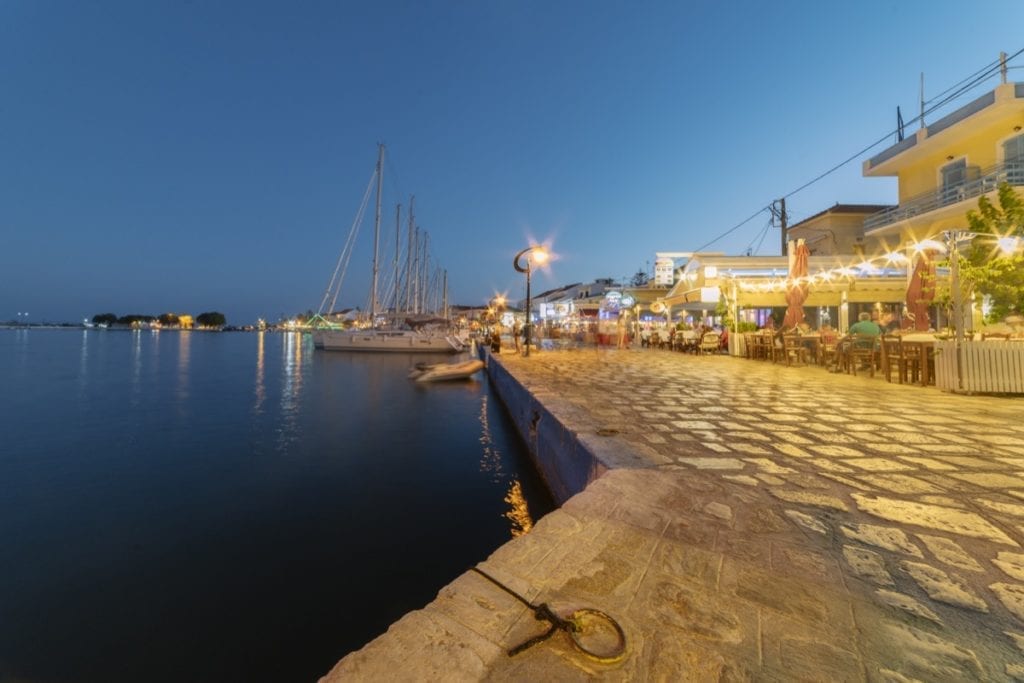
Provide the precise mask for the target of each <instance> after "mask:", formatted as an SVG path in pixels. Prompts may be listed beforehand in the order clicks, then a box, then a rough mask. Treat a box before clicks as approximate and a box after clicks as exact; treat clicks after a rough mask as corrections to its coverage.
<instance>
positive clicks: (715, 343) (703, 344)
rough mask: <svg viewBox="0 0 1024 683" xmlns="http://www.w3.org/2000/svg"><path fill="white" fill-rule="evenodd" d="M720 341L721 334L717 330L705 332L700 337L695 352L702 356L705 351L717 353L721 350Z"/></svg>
mask: <svg viewBox="0 0 1024 683" xmlns="http://www.w3.org/2000/svg"><path fill="white" fill-rule="evenodd" d="M720 341H721V336H720V335H719V334H718V333H717V332H705V333H704V336H703V337H701V338H700V346H699V347H698V350H697V353H699V354H700V355H702V356H703V355H704V354H705V353H718V352H719V351H720V350H721V344H720Z"/></svg>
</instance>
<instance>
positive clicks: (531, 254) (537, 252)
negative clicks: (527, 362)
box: [512, 244, 548, 356]
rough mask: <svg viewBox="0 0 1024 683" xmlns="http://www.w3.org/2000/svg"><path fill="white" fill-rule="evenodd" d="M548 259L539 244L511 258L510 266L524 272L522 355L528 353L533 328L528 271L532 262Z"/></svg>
mask: <svg viewBox="0 0 1024 683" xmlns="http://www.w3.org/2000/svg"><path fill="white" fill-rule="evenodd" d="M524 257H525V261H526V265H525V266H523V265H522V264H521V263H520V261H522V260H524ZM547 260H548V251H547V249H545V248H544V247H543V246H541V245H539V244H533V245H530V246H529V247H527V248H526V249H523V250H522V251H521V252H519V253H518V254H516V257H515V258H514V259H512V266H513V267H514V268H515V269H516V270H517V271H519V272H520V273H526V330H525V331H526V349H525V350H524V351H523V355H524V356H529V355H530V343H531V341H532V337H533V335H532V334H531V332H532V328H533V315H532V313H531V309H530V273H531V271H532V270H533V263H534V262H537V263H544V262H545V261H547Z"/></svg>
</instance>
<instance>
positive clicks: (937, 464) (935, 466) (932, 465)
mask: <svg viewBox="0 0 1024 683" xmlns="http://www.w3.org/2000/svg"><path fill="white" fill-rule="evenodd" d="M899 459H900V460H902V461H903V462H906V463H910V464H912V465H917V466H918V467H924V468H927V469H929V470H939V471H949V470H955V469H956V467H955V466H954V465H950V464H949V463H948V462H942V461H941V460H936V459H935V458H920V457H917V458H911V457H909V456H905V455H902V456H899Z"/></svg>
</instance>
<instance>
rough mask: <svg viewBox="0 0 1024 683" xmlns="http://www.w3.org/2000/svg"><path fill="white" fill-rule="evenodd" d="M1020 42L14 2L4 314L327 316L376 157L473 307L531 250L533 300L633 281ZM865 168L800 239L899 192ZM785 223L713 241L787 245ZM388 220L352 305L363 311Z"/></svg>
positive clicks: (511, 5) (810, 10)
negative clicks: (325, 299) (335, 273)
mask: <svg viewBox="0 0 1024 683" xmlns="http://www.w3.org/2000/svg"><path fill="white" fill-rule="evenodd" d="M1021 26H1024V3H1021V2H1020V1H1019V0H1005V1H1000V0H988V1H987V2H984V3H971V2H935V1H934V0H932V1H930V2H909V1H906V0H902V1H899V2H895V1H884V2H883V1H874V0H865V1H862V2H822V1H821V0H814V1H809V2H786V1H782V2H773V3H768V2H714V1H705V2H686V1H683V0H677V1H673V2H605V1H588V2H584V1H583V0H579V1H575V2H558V1H554V2H552V1H551V0H545V1H543V2H533V1H527V2H512V1H509V0H494V1H453V2H422V1H415V2H414V1H407V2H399V1H394V0H382V1H380V2H368V3H355V2H253V1H247V2H198V1H197V2H185V1H179V2H157V1H153V0H146V1H145V2H138V1H137V0H130V1H114V0H110V1H88V0H64V1H45V0H0V321H4V320H9V319H13V318H14V317H15V315H16V313H18V312H29V313H30V320H32V321H43V320H49V321H77V320H81V319H82V318H83V317H87V316H88V317H91V316H92V315H94V314H96V313H102V312H108V311H109V312H113V313H117V314H119V315H123V314H127V313H149V314H159V313H162V312H167V311H174V312H181V313H186V312H187V313H192V314H197V313H200V312H202V311H207V310H218V311H222V312H224V313H225V314H226V315H227V317H228V322H229V323H235V324H246V323H250V322H253V321H255V319H256V318H257V317H260V316H262V317H266V318H269V319H277V317H278V316H279V315H281V314H293V313H296V312H300V311H304V310H306V309H308V308H312V309H316V307H317V306H318V304H319V302H320V298H321V296H322V294H323V291H324V288H325V286H326V284H327V281H328V279H329V278H330V275H331V272H332V270H333V268H334V264H335V261H336V259H337V256H338V253H339V252H340V250H341V248H342V246H343V244H344V241H345V238H346V236H347V234H348V231H349V226H350V225H351V223H352V220H353V218H354V216H355V214H356V210H357V208H358V206H359V203H360V200H361V198H362V195H363V192H364V190H365V188H366V185H367V182H368V180H369V178H370V174H371V173H372V170H373V164H374V162H375V159H376V144H377V143H378V142H384V143H386V145H387V147H388V153H389V162H388V165H387V167H386V172H385V194H384V204H385V208H384V212H383V213H384V217H385V218H384V224H385V227H387V228H389V234H390V232H391V231H393V230H394V205H395V203H396V202H402V203H403V204H406V203H407V197H408V195H410V194H415V195H416V208H417V212H416V213H417V217H418V221H417V222H418V224H419V225H420V226H421V227H422V228H423V229H424V230H426V231H428V232H429V233H430V240H431V253H432V256H433V257H434V258H435V259H436V262H438V263H439V264H440V265H441V266H443V267H445V268H447V269H448V274H449V275H448V277H449V283H450V291H451V299H452V301H453V303H463V304H483V303H484V302H485V301H486V300H487V299H488V298H489V297H490V296H491V295H493V294H494V293H495V292H507V293H508V294H509V295H510V296H511V297H512V298H521V297H522V295H523V285H524V282H523V277H522V276H521V275H519V274H518V273H516V272H515V271H514V270H513V268H512V257H513V255H514V254H515V253H516V251H518V250H519V249H521V248H522V247H524V246H526V245H527V244H528V243H529V241H530V240H531V239H535V240H551V241H552V243H553V247H554V249H555V251H556V252H557V253H558V255H559V260H558V261H557V262H555V263H553V264H552V265H551V267H550V269H549V271H548V272H545V273H537V275H536V276H535V289H536V290H541V289H546V288H549V287H553V286H556V285H558V284H564V283H570V282H576V281H585V280H591V279H593V278H595V277H615V278H622V277H625V276H627V275H629V274H631V273H634V272H636V271H637V270H638V269H650V268H651V267H653V261H654V253H655V252H656V251H667V250H675V251H683V250H690V249H695V248H698V247H700V246H702V245H704V244H705V243H707V242H708V241H710V240H711V239H713V238H714V237H716V236H718V235H720V234H722V233H723V232H725V231H726V230H728V229H729V228H731V227H733V226H734V225H736V224H737V223H739V222H740V221H742V220H743V219H745V218H747V217H748V216H750V215H751V214H753V213H754V212H756V211H757V210H758V209H760V208H762V207H765V206H767V205H768V204H769V203H770V202H771V201H772V200H773V199H775V198H778V197H781V196H783V195H785V194H787V193H789V192H791V191H792V190H794V189H796V188H797V187H799V186H800V185H802V184H803V183H805V182H806V181H808V180H810V179H811V178H813V177H815V176H817V175H818V174H819V173H821V172H822V171H825V170H827V169H828V168H830V167H831V166H833V165H834V164H836V163H838V162H840V161H842V160H843V159H845V158H847V157H849V156H851V155H853V154H854V153H856V152H857V151H858V150H860V149H862V148H864V147H865V146H867V145H868V144H870V143H871V142H874V141H875V140H877V139H878V138H880V137H882V136H883V135H885V134H886V133H888V132H891V131H892V130H893V129H894V128H895V122H896V106H897V105H900V106H901V108H902V110H903V113H904V119H905V120H908V121H909V120H910V119H912V118H913V117H914V116H915V115H916V113H917V110H918V104H917V102H918V96H919V92H918V89H919V78H920V73H921V72H922V71H923V72H924V73H925V97H926V99H928V98H931V97H934V96H935V95H938V94H939V92H941V91H942V90H945V89H946V88H947V87H949V86H952V85H954V84H955V83H956V82H958V81H960V80H961V79H963V78H965V77H967V76H969V75H971V74H972V73H974V72H975V71H977V70H979V69H981V68H982V67H984V66H985V65H987V64H989V63H991V62H993V61H994V60H995V59H997V57H998V53H999V51H1000V50H1003V51H1006V52H1007V53H1009V54H1013V53H1015V52H1017V51H1018V50H1020V49H1021V48H1022V47H1024V33H1022V32H1021V30H1020V29H1021ZM1011 65H1012V66H1016V67H1020V66H1024V56H1022V57H1018V58H1017V59H1016V60H1014V61H1013V62H1012V63H1011ZM1010 75H1011V79H1012V80H1018V81H1020V80H1024V70H1019V69H1015V70H1013V71H1011V72H1010ZM996 83H997V81H996V79H994V78H993V79H990V80H988V81H987V82H986V83H985V85H984V86H983V87H982V88H979V89H976V90H974V91H972V92H971V93H970V94H969V95H967V96H965V97H964V98H961V99H960V100H959V101H957V102H955V103H954V104H953V106H956V105H959V104H963V103H964V102H966V101H968V99H970V98H973V97H976V96H978V95H980V94H981V93H982V92H984V91H985V90H990V89H991V88H992V87H994V86H995V85H996ZM945 111H949V108H947V109H946V110H945ZM940 115H941V113H940V114H936V115H933V117H932V119H933V120H934V119H935V118H938V116H940ZM913 130H916V125H912V126H910V131H913ZM878 149H881V147H879V148H876V150H875V151H877V150H878ZM864 156H867V155H864ZM864 156H861V157H859V158H858V159H857V160H856V161H854V162H853V163H851V164H849V165H847V166H846V167H844V168H843V169H841V170H840V171H838V172H836V173H834V174H833V175H831V176H829V177H828V178H826V179H825V180H823V181H821V182H819V183H816V184H814V185H812V186H811V187H809V188H808V189H806V190H803V191H801V192H799V193H797V194H796V195H794V196H792V197H790V198H789V200H788V201H787V203H788V208H789V211H790V214H791V222H796V221H798V220H800V219H801V218H805V217H807V216H809V215H812V214H814V213H817V212H819V211H821V210H823V209H825V208H826V207H828V206H830V205H832V204H834V203H836V202H842V203H891V202H895V199H896V186H895V183H894V181H892V180H889V179H868V178H862V177H861V176H860V162H861V160H862V159H863V158H864ZM403 211H404V208H403ZM369 213H370V214H372V209H371V211H370V212H369ZM766 221H767V214H762V215H760V216H758V217H757V218H755V219H754V220H752V221H751V222H749V223H747V224H746V225H745V226H743V227H742V228H740V229H738V230H736V231H735V232H733V233H731V234H730V235H729V236H728V237H726V238H724V239H722V240H719V241H718V242H715V243H714V244H713V245H711V247H710V248H712V249H715V250H720V251H726V252H729V253H743V252H744V251H746V250H747V249H748V248H753V249H755V251H756V252H758V253H765V254H768V253H778V248H779V247H778V242H779V237H778V232H777V231H776V232H773V233H769V234H767V235H766V236H765V238H764V239H763V241H760V235H761V234H762V231H763V228H764V227H765V224H766ZM371 232H372V215H368V220H367V221H366V223H365V225H364V227H363V228H362V231H361V233H360V248H359V250H358V251H357V253H356V254H355V255H354V256H353V259H352V262H351V265H350V267H349V271H348V274H347V278H346V282H345V288H344V289H343V292H342V295H341V297H340V298H339V300H338V307H339V308H340V307H342V306H365V303H366V299H367V290H368V282H369V275H368V273H369V262H370V257H369V251H370V242H371Z"/></svg>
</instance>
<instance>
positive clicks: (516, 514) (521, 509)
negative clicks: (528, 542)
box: [505, 479, 533, 538]
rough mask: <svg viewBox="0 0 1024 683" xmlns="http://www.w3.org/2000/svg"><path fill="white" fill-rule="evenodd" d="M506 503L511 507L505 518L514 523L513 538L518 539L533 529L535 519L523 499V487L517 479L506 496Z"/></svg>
mask: <svg viewBox="0 0 1024 683" xmlns="http://www.w3.org/2000/svg"><path fill="white" fill-rule="evenodd" d="M505 502H506V503H508V504H509V505H510V506H511V507H510V508H509V510H508V512H506V513H505V518H506V519H508V520H509V521H510V522H512V528H511V532H512V537H513V538H518V537H519V536H522V535H524V534H526V533H528V532H529V531H530V529H532V528H533V518H532V517H531V516H530V508H529V506H527V504H526V498H524V497H523V487H522V485H521V484H520V483H519V480H518V479H516V480H515V481H513V482H512V486H511V487H510V488H509V490H508V493H506V494H505Z"/></svg>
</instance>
